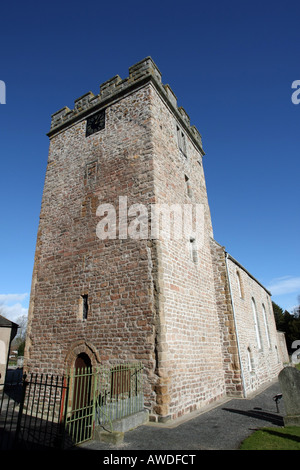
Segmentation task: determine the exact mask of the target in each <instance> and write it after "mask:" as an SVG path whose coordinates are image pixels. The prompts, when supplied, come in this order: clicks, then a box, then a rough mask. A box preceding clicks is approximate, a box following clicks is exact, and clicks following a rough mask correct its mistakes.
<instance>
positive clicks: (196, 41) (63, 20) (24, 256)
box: [0, 0, 300, 319]
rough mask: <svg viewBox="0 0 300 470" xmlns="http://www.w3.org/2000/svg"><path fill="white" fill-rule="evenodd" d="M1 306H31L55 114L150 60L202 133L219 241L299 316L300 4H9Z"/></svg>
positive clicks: (5, 12) (1, 127) (4, 36)
mask: <svg viewBox="0 0 300 470" xmlns="http://www.w3.org/2000/svg"><path fill="white" fill-rule="evenodd" d="M0 14H1V29H0V40H1V61H0V80H3V81H4V82H5V84H6V104H5V105H2V104H1V105H0V157H1V185H0V191H1V225H2V227H1V232H0V233H1V235H0V236H1V244H0V250H1V252H0V268H1V269H0V302H2V303H3V304H4V306H5V312H6V315H7V316H8V317H9V318H11V319H15V318H16V317H17V316H18V315H20V314H22V313H23V312H26V309H27V308H28V302H29V293H30V286H31V275H32V268H33V258H34V251H35V242H36V234H37V228H38V221H39V212H40V205H41V198H42V190H43V184H44V176H45V170H46V163H47V156H48V145H49V141H48V137H47V136H46V133H47V132H48V130H49V128H50V116H51V114H52V113H54V112H56V111H57V110H59V109H60V108H62V107H63V106H69V107H70V108H73V105H74V100H75V99H76V98H78V97H79V96H81V95H82V94H84V93H86V92H88V91H92V92H93V93H95V94H97V93H98V92H99V85H100V84H101V83H102V82H104V81H106V80H107V79H109V78H111V77H113V76H114V75H116V74H118V75H120V76H121V77H122V78H126V77H127V76H128V68H129V67H130V66H131V65H133V64H135V63H136V62H138V61H140V60H141V59H143V58H144V57H146V56H151V57H152V58H153V60H154V61H155V62H156V64H157V66H158V67H159V69H160V71H161V72H162V81H163V83H165V84H166V83H168V84H169V85H170V86H171V88H172V89H173V91H174V93H175V94H176V96H177V98H178V105H179V106H183V107H184V108H185V110H186V111H187V113H188V114H189V116H190V118H191V124H193V125H195V126H196V127H197V128H198V130H199V131H200V133H201V134H202V137H203V145H204V150H205V152H206V156H205V159H204V169H205V175H206V181H207V189H208V197H209V203H210V208H211V215H212V220H213V227H214V235H215V239H216V240H217V241H218V242H219V243H221V244H222V245H224V246H225V247H226V249H227V251H228V252H229V253H230V254H231V255H232V256H233V257H235V258H236V259H238V261H239V262H240V263H241V264H243V265H244V266H245V267H246V268H247V269H248V270H249V271H250V272H251V273H252V274H253V275H254V276H255V277H256V278H257V279H258V280H259V281H261V282H262V283H263V284H264V285H265V286H266V287H268V288H270V290H271V292H272V293H273V300H274V301H275V302H276V303H278V304H279V305H280V306H281V307H282V308H284V309H288V310H291V309H292V308H293V306H295V305H296V304H297V297H298V295H300V270H299V259H300V257H299V251H300V250H299V235H300V220H299V200H300V198H299V195H300V194H299V193H300V191H299V173H300V163H299V149H300V104H299V105H295V104H293V103H292V101H291V95H292V92H293V90H292V88H291V85H292V82H293V81H294V80H300V28H299V20H300V4H299V1H294V0H291V1H289V0H288V1H285V2H284V1H280V2H279V1H272V2H270V1H263V0H260V1H257V0H254V1H253V0H252V1H247V0H246V1H240V0H239V1H230V0H229V1H227V2H224V1H221V0H217V1H214V2H208V1H205V2H203V1H202V0H197V1H196V0H193V1H186V2H182V1H177V0H172V1H171V0H166V1H164V0H160V1H157V0H152V1H151V2H142V1H140V0H139V1H136V0H134V1H130V0H129V1H127V2H124V1H119V0H115V1H114V2H100V1H93V0H92V1H89V2H82V1H80V2H79V1H76V0H73V1H72V2H71V1H57V0H54V1H52V2H46V3H45V2H40V1H39V2H38V1H30V0H29V1H27V2H21V1H17V2H2V5H1V13H0Z"/></svg>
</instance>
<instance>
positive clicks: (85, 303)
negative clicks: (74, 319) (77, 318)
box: [81, 294, 89, 320]
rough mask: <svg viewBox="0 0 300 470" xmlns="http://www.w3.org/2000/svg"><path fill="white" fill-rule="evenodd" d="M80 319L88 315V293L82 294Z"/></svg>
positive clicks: (84, 318)
mask: <svg viewBox="0 0 300 470" xmlns="http://www.w3.org/2000/svg"><path fill="white" fill-rule="evenodd" d="M81 297H82V319H83V320H86V319H87V317H88V311H89V304H88V295H87V294H85V295H82V296H81Z"/></svg>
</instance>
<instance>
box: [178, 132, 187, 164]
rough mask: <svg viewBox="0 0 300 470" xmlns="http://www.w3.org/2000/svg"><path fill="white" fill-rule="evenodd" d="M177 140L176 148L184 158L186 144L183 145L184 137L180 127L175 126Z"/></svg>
mask: <svg viewBox="0 0 300 470" xmlns="http://www.w3.org/2000/svg"><path fill="white" fill-rule="evenodd" d="M177 140H178V146H179V149H180V150H181V152H182V153H183V155H184V156H185V157H186V143H185V135H184V133H183V131H182V130H181V129H180V127H178V126H177Z"/></svg>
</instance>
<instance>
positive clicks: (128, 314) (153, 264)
mask: <svg viewBox="0 0 300 470" xmlns="http://www.w3.org/2000/svg"><path fill="white" fill-rule="evenodd" d="M48 135H49V138H50V149H49V157H48V166H47V172H46V179H45V186H44V193H43V200H42V207H41V214H40V224H39V229H38V235H37V244H36V254H35V262H34V270H33V278H32V291H31V300H30V307H29V319H28V332H27V341H26V350H25V368H27V369H29V370H31V371H33V372H44V373H64V372H65V371H66V369H67V368H69V367H73V366H74V364H75V361H76V359H77V358H78V357H79V356H80V357H85V358H86V361H87V363H88V364H91V365H92V367H95V366H96V365H97V364H101V363H107V364H111V365H113V364H118V363H120V362H135V361H142V362H143V365H144V376H145V381H144V389H145V405H146V406H147V408H148V409H149V411H150V417H151V419H153V420H165V419H167V418H175V417H178V416H181V415H182V414H184V413H187V412H190V411H193V410H195V409H198V408H201V407H203V406H204V405H207V404H209V403H211V402H213V401H216V400H218V399H220V398H222V397H224V396H226V395H229V396H235V397H243V396H247V394H249V393H250V392H252V391H255V390H257V388H258V387H260V386H261V385H263V384H264V383H266V382H267V381H269V380H272V379H273V378H275V377H276V376H277V375H278V373H279V371H280V370H281V368H282V356H281V351H282V342H281V343H280V346H279V340H278V337H277V332H276V326H275V322H274V316H273V311H272V304H271V300H270V293H269V292H268V291H267V290H266V289H265V288H264V287H263V286H262V285H261V284H260V283H259V282H258V281H256V280H255V279H254V278H253V276H251V275H250V274H249V273H248V272H247V271H246V270H245V269H244V268H243V267H242V266H241V265H240V264H239V263H238V262H237V261H235V260H234V259H233V258H232V257H231V256H230V255H229V254H227V253H226V250H225V249H224V247H222V246H221V245H219V244H218V243H217V242H216V241H215V240H214V238H213V229H212V222H211V216H210V210H209V204H208V199H207V192H206V185H205V177H204V170H203V162H202V159H203V156H204V151H203V148H202V140H201V136H200V134H199V132H198V130H197V129H196V128H195V127H194V126H191V125H190V120H189V117H188V115H187V113H186V112H185V110H184V109H183V108H180V107H178V106H177V99H176V97H175V95H174V93H173V91H172V90H171V88H170V87H169V86H168V85H163V84H162V81H161V74H160V71H159V70H158V68H157V66H156V65H155V63H154V62H153V61H152V59H151V58H150V57H148V58H146V59H144V60H143V61H141V62H139V63H137V64H135V65H134V66H132V67H130V68H129V77H128V78H126V79H124V80H122V79H121V78H120V77H119V76H115V77H113V78H112V79H110V80H108V81H107V82H105V83H103V84H102V85H101V86H100V93H99V94H98V95H94V94H93V93H91V92H89V93H87V94H86V95H84V96H82V97H80V98H78V99H77V100H76V101H75V106H74V109H72V110H70V109H69V108H63V109H61V110H60V111H58V112H57V113H55V114H54V115H53V116H52V122H51V129H50V132H49V134H48ZM191 208H192V209H191ZM190 209H191V212H189V210H190ZM159 211H160V215H161V216H160V218H159V217H158V215H157V214H158V213H159ZM154 220H155V223H154V224H153V221H154ZM182 221H184V222H183V225H181V222H182ZM167 222H169V226H168V223H167ZM183 227H184V229H183Z"/></svg>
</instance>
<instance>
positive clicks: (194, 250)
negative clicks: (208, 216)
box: [190, 237, 198, 263]
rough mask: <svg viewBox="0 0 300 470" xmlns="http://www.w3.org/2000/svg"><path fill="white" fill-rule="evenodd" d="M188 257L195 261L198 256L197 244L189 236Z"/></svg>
mask: <svg viewBox="0 0 300 470" xmlns="http://www.w3.org/2000/svg"><path fill="white" fill-rule="evenodd" d="M190 257H191V260H192V261H193V262H194V263H197V261H198V256H197V245H196V240H195V238H192V237H191V238H190Z"/></svg>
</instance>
